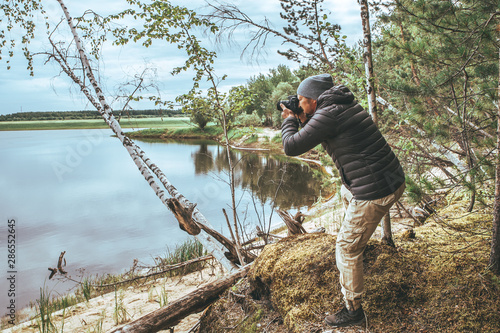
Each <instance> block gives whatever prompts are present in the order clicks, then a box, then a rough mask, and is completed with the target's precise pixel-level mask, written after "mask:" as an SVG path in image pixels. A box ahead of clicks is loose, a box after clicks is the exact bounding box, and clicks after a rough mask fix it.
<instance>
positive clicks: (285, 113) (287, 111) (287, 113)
mask: <svg viewBox="0 0 500 333" xmlns="http://www.w3.org/2000/svg"><path fill="white" fill-rule="evenodd" d="M280 106H281V110H283V111H282V112H281V117H282V118H283V119H286V118H288V117H294V118H295V113H293V112H292V110H290V109H288V108H287V107H286V106H285V105H284V104H283V103H281V104H280Z"/></svg>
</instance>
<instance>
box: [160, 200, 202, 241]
mask: <svg viewBox="0 0 500 333" xmlns="http://www.w3.org/2000/svg"><path fill="white" fill-rule="evenodd" d="M167 206H168V208H170V210H171V211H172V213H174V215H175V218H176V219H177V221H178V222H179V227H180V228H181V229H182V230H184V231H185V232H187V233H188V234H190V235H193V236H196V235H198V234H199V233H200V232H201V229H200V227H199V226H198V225H197V224H196V222H194V221H193V211H194V208H195V207H196V204H194V205H191V206H189V207H185V206H183V205H182V204H181V203H180V202H179V200H177V199H176V198H170V199H167Z"/></svg>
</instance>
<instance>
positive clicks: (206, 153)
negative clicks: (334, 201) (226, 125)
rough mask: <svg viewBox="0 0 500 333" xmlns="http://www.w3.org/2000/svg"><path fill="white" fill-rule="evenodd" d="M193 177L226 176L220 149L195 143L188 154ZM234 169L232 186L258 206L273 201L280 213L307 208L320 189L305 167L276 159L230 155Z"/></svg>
mask: <svg viewBox="0 0 500 333" xmlns="http://www.w3.org/2000/svg"><path fill="white" fill-rule="evenodd" d="M191 156H192V158H193V162H194V167H195V173H196V174H209V173H211V172H212V173H221V172H223V173H226V174H228V173H229V163H228V156H227V152H226V150H225V149H224V147H222V146H219V145H216V144H213V143H212V144H211V143H209V142H202V143H199V149H198V150H197V151H195V152H193V153H192V154H191ZM230 156H231V159H232V161H233V163H234V165H235V185H236V187H238V188H242V189H245V190H248V191H250V192H251V193H252V195H254V196H255V197H256V198H258V199H259V201H260V202H269V201H274V203H275V205H276V206H278V207H280V208H282V209H290V208H292V207H295V208H297V207H301V206H302V207H303V206H309V205H311V204H313V203H314V201H315V200H316V199H317V196H318V194H319V188H320V185H319V183H318V181H317V180H316V179H315V178H314V172H313V170H312V169H311V168H310V167H309V166H308V165H306V164H302V163H298V162H296V161H292V160H290V159H289V158H286V157H283V156H279V155H269V154H262V153H261V154H256V153H249V152H243V151H238V150H231V151H230Z"/></svg>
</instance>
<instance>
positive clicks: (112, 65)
mask: <svg viewBox="0 0 500 333" xmlns="http://www.w3.org/2000/svg"><path fill="white" fill-rule="evenodd" d="M172 2H173V3H176V4H182V5H184V6H188V7H189V8H190V9H194V10H196V11H197V12H198V11H203V10H204V9H203V6H204V5H205V2H204V1H202V0H191V1H189V2H181V1H172ZM228 2H231V3H232V4H234V5H237V6H238V7H239V8H240V9H241V10H242V11H243V12H245V13H248V14H249V16H250V17H252V18H253V19H255V20H256V21H260V20H261V19H263V18H264V17H267V18H268V19H270V21H271V22H272V23H273V24H274V26H275V27H276V28H279V27H280V25H281V24H282V21H281V19H280V18H279V12H280V10H281V7H280V5H279V1H277V0H252V1H248V0H233V1H228ZM44 3H45V8H46V9H47V11H48V13H49V16H50V18H51V20H53V22H59V20H60V18H62V16H63V14H62V12H61V10H60V7H59V4H58V3H57V1H55V0H44ZM66 5H67V7H68V9H69V11H70V14H71V15H72V16H80V15H82V13H84V12H85V10H87V9H92V10H93V11H94V12H97V13H99V14H101V15H107V14H111V13H113V12H117V11H119V10H120V9H124V8H126V7H127V4H126V1H125V0H99V1H98V0H86V1H77V0H66ZM324 8H325V9H328V10H330V11H331V13H332V14H331V15H330V19H331V20H332V21H333V22H334V23H338V24H340V25H341V27H342V34H345V35H347V36H348V39H347V42H348V44H350V45H352V44H355V43H356V42H357V41H358V40H359V39H361V37H362V28H361V19H360V15H359V6H358V4H357V1H355V0H348V1H346V0H325V2H324ZM0 24H5V23H4V22H2V23H0ZM11 37H12V36H11ZM235 37H236V43H235V44H233V45H231V46H227V45H223V46H221V47H218V49H217V53H218V59H217V63H216V70H217V74H219V75H224V74H227V75H228V78H227V80H226V81H225V82H224V87H222V88H223V89H228V88H229V87H230V86H232V85H239V84H245V83H246V81H247V80H248V79H249V78H250V77H251V76H254V75H257V74H259V73H266V72H268V70H269V69H270V68H276V67H277V66H278V65H279V64H285V65H288V66H289V67H291V68H295V67H297V65H296V64H295V63H291V62H288V61H287V60H286V59H285V58H284V57H282V56H280V55H278V54H277V53H276V51H277V50H278V49H279V48H283V49H285V48H287V45H285V46H282V45H281V44H280V43H281V41H280V40H278V39H270V40H268V43H267V44H266V52H265V53H264V54H263V55H262V56H261V57H260V58H259V59H258V62H256V61H255V60H253V61H250V59H249V58H248V57H243V58H241V57H240V56H241V49H242V47H243V46H244V45H245V41H246V39H247V38H248V35H246V34H245V33H244V32H242V33H240V34H238V35H236V36H235ZM207 46H209V47H211V48H212V47H215V46H212V44H210V43H209V42H208V41H207ZM32 47H33V49H35V50H40V51H43V50H47V49H48V42H47V37H46V35H45V34H44V33H41V32H40V33H38V36H37V40H35V41H34V42H33V43H32ZM182 63H183V53H182V52H181V51H179V50H177V47H176V46H174V45H168V44H166V43H162V44H159V43H158V44H157V45H153V46H152V47H149V48H144V47H141V46H140V45H130V46H125V47H111V46H109V47H106V48H105V49H104V50H103V53H102V61H101V63H100V66H101V67H100V74H101V79H102V85H103V88H104V90H105V93H106V95H107V97H108V98H109V101H112V96H116V95H117V93H119V89H120V87H121V84H120V83H122V82H127V81H130V79H131V78H133V76H134V75H135V74H137V73H140V72H142V71H143V70H144V68H146V67H148V68H151V69H153V70H152V71H151V73H152V74H154V77H155V80H156V84H157V87H158V89H159V91H160V93H161V96H162V98H164V99H167V100H173V99H174V98H175V96H177V95H180V94H182V93H185V92H187V91H188V90H189V89H190V88H191V86H192V80H191V77H192V76H191V74H189V73H184V74H181V75H179V76H172V75H170V72H171V70H172V69H173V68H174V67H176V66H179V65H181V64H182ZM11 66H12V69H10V70H7V69H6V65H5V62H0V100H1V101H2V103H1V108H0V114H10V113H15V112H21V111H22V112H28V111H71V110H93V108H92V106H91V105H89V104H88V102H87V100H86V99H85V98H84V96H83V94H81V93H80V92H79V91H78V90H77V89H76V88H75V86H74V85H72V84H71V82H70V80H69V78H67V77H66V76H65V74H60V71H59V67H58V64H57V63H51V62H49V63H46V57H44V56H43V55H39V56H36V57H35V76H34V77H31V76H29V73H28V71H27V70H26V62H25V60H24V58H23V57H22V52H19V51H18V52H17V54H16V56H15V57H14V58H13V59H12V61H11ZM120 105H121V104H119V103H118V102H115V103H114V105H113V107H114V108H115V109H116V108H121V106H120ZM132 107H133V108H134V109H142V108H148V107H151V104H149V103H142V104H137V103H136V104H135V105H133V106H132Z"/></svg>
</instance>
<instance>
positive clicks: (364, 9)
mask: <svg viewBox="0 0 500 333" xmlns="http://www.w3.org/2000/svg"><path fill="white" fill-rule="evenodd" d="M358 3H359V5H360V6H361V22H362V24H363V47H364V53H363V61H364V63H365V75H366V94H367V96H368V110H369V112H370V115H371V116H372V119H373V122H374V123H375V125H378V114H377V98H376V95H375V77H374V75H373V60H372V37H371V31H370V14H369V11H368V0H358Z"/></svg>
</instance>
